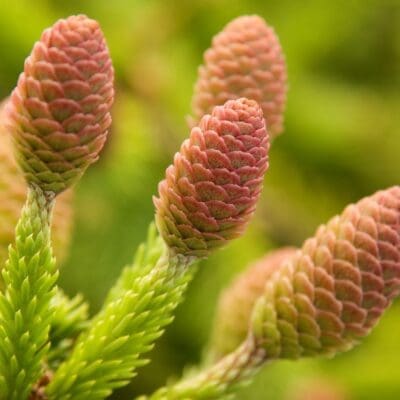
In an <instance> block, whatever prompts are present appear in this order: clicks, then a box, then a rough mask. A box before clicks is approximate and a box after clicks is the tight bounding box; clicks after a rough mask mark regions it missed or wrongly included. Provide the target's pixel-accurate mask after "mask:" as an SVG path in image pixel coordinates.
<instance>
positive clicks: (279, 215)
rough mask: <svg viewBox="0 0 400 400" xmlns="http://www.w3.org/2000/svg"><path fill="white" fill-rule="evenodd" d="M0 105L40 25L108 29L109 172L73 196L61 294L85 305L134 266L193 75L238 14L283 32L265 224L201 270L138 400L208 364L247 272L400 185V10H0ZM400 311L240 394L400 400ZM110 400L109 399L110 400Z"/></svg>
mask: <svg viewBox="0 0 400 400" xmlns="http://www.w3.org/2000/svg"><path fill="white" fill-rule="evenodd" d="M0 6H1V8H0V9H1V12H0V49H1V61H0V97H1V98H3V97H6V96H7V95H8V94H9V93H10V91H11V90H12V88H13V87H14V86H15V84H16V81H17V77H18V73H19V71H21V69H22V66H23V61H24V58H25V57H26V56H27V55H28V54H29V52H30V50H31V46H32V43H33V42H34V41H35V40H37V39H38V38H39V36H40V33H41V31H42V30H43V29H44V28H45V27H46V26H49V25H51V24H52V23H53V22H54V21H55V20H56V19H57V18H61V17H66V16H67V15H70V14H77V13H80V12H83V13H86V14H88V15H89V16H90V17H92V18H95V19H97V20H99V22H100V24H101V26H102V28H103V30H104V33H105V35H106V38H107V40H108V44H109V47H110V51H111V55H112V57H113V62H114V65H115V68H116V82H117V92H116V100H115V106H114V108H113V120H114V122H113V126H112V131H111V133H110V136H109V141H108V143H107V146H106V148H105V149H104V153H103V157H102V158H101V160H100V162H99V163H97V164H96V165H95V166H94V167H93V168H91V169H90V171H88V174H87V175H86V176H85V177H84V179H83V182H81V183H80V184H79V186H78V187H77V199H76V220H77V221H76V224H77V226H76V229H75V236H74V239H73V243H72V251H71V254H70V257H69V260H68V261H67V265H66V266H65V268H63V269H62V271H61V286H62V287H63V288H64V290H65V291H66V292H67V293H69V294H74V293H76V292H77V291H81V292H83V293H84V295H85V296H86V297H87V298H88V299H89V300H90V302H91V304H92V305H93V306H92V311H94V310H96V309H97V307H98V306H99V304H100V303H101V300H102V298H103V297H104V295H105V293H106V291H107V289H108V288H109V287H110V286H111V285H112V283H113V282H114V280H115V278H116V276H117V275H118V273H119V271H120V269H121V268H122V266H123V265H124V264H126V263H128V262H129V261H130V260H131V258H132V257H133V254H134V250H135V247H136V245H137V244H138V243H139V242H140V241H142V240H143V239H144V238H145V235H146V227H147V225H148V223H149V222H150V221H151V219H152V217H153V213H154V211H153V205H152V202H151V196H152V195H153V194H155V193H156V188H157V182H158V181H159V180H160V179H161V178H162V177H163V175H164V168H165V167H166V166H167V165H168V164H169V163H170V161H171V158H172V155H173V153H174V152H175V151H176V150H177V149H178V146H179V144H180V142H181V140H182V139H183V138H184V137H185V136H187V134H188V129H187V127H186V121H185V116H186V115H187V114H189V113H190V99H191V96H192V87H193V84H194V82H195V79H196V72H197V66H198V65H199V64H200V62H201V60H202V53H203V51H204V50H205V49H206V48H207V47H208V46H209V44H210V42H211V37H212V36H213V35H214V34H216V33H217V32H218V31H220V30H221V29H222V28H223V26H224V25H225V24H226V23H227V22H228V21H229V20H230V19H232V18H234V17H236V16H238V15H241V14H251V13H257V14H260V15H261V16H262V17H264V18H265V19H266V20H267V21H268V22H269V23H270V24H271V25H272V26H274V27H275V29H276V32H277V33H278V35H279V37H280V40H281V44H282V47H283V49H284V51H285V54H286V59H287V64H288V76H289V93H288V107H287V112H286V117H285V120H286V122H285V126H286V127H285V132H284V134H283V135H281V136H280V137H279V138H277V139H276V140H275V141H274V143H273V145H272V147H271V151H270V169H269V171H268V173H267V177H266V180H265V189H264V193H263V197H262V201H261V204H260V206H259V208H258V211H257V217H256V218H255V219H254V221H253V222H252V224H251V226H250V229H249V231H248V233H247V234H246V235H245V236H244V237H243V238H242V239H240V240H239V241H237V242H235V243H234V244H232V245H231V246H229V247H227V248H226V249H223V250H221V251H219V252H218V253H217V254H215V255H213V256H212V257H211V258H210V259H209V260H208V261H207V262H204V263H203V265H202V266H201V268H200V273H199V274H198V276H197V277H196V279H195V280H194V282H193V284H192V286H191V288H190V290H189V293H188V296H187V299H186V302H185V303H184V304H183V305H182V306H181V307H180V309H179V310H178V316H177V319H176V321H175V323H174V324H173V325H172V326H171V327H170V329H169V330H168V333H167V335H166V336H165V337H164V338H163V339H162V340H161V342H160V343H159V344H158V345H157V346H156V351H154V352H153V354H152V356H153V361H152V363H151V364H149V366H147V367H146V368H144V369H143V370H142V376H141V379H140V380H139V379H138V380H134V382H133V384H132V385H131V386H130V387H129V388H126V389H124V390H123V391H121V392H120V393H119V394H117V397H118V398H121V399H122V398H127V399H131V398H132V394H133V393H143V392H146V391H150V390H152V389H155V387H156V386H158V385H160V384H163V383H164V381H165V379H166V378H167V377H168V376H171V375H174V374H178V373H179V371H180V370H181V368H182V367H183V365H184V364H188V363H189V364H190V363H194V362H196V361H197V360H199V359H200V358H201V351H202V346H203V345H204V344H205V343H206V341H207V338H208V335H209V331H210V327H211V323H212V319H213V315H214V310H215V305H216V300H217V297H218V293H219V292H220V290H221V288H222V287H224V286H225V285H226V284H227V283H228V282H229V281H230V280H231V279H232V278H233V276H234V275H235V274H237V273H238V272H239V271H241V270H243V269H244V268H245V266H246V265H247V263H248V262H251V261H252V260H254V259H255V258H257V257H259V256H261V255H262V254H263V253H265V252H266V251H268V250H269V249H271V248H273V247H277V246H281V245H300V244H301V242H302V241H303V240H304V239H305V238H306V237H307V236H309V235H311V234H312V233H313V232H314V229H315V228H316V227H317V225H318V224H320V223H321V222H323V221H326V220H328V219H329V217H330V216H332V215H333V214H335V213H338V212H340V211H341V210H342V208H343V207H344V206H345V205H346V204H347V203H348V202H351V201H356V200H357V199H359V198H360V197H362V196H364V195H368V194H370V193H372V192H373V191H375V190H377V189H380V188H385V187H388V186H390V185H393V184H398V183H399V182H400V162H399V153H400V113H399V108H400V4H399V2H398V1H396V0H380V1H378V0H371V1H369V2H364V1H361V0H355V1H352V2H326V1H317V0H311V1H308V2H294V1H289V0H283V1H279V2H266V1H263V0H247V1H241V2H232V1H230V0H219V1H211V0H205V1H204V0H191V1H189V0H182V1H176V2H167V1H162V0H133V1H132V0H113V1H112V2H111V3H110V2H109V1H107V0H87V1H84V2H82V1H78V0H70V1H61V0H36V1H31V0H18V1H14V2H9V1H6V0H0ZM399 306H400V304H398V303H397V304H395V305H394V306H393V308H392V309H391V310H390V311H389V312H388V313H387V314H386V315H385V316H384V318H383V319H382V321H381V322H380V324H379V326H378V327H377V329H375V331H374V332H373V333H372V335H371V336H370V337H369V338H368V339H367V340H366V341H365V342H364V343H363V344H362V346H360V347H358V348H356V349H355V350H353V351H352V352H350V353H347V354H344V355H341V356H339V357H337V358H335V359H333V360H305V361H299V362H278V363H276V364H274V365H270V366H267V367H266V368H264V370H263V371H262V373H261V374H259V376H258V377H257V379H256V381H255V382H254V383H253V385H251V386H250V387H249V388H246V389H244V390H243V391H242V392H241V394H240V395H239V396H238V397H239V399H243V400H244V399H264V398H270V399H286V398H287V396H288V394H287V391H288V390H289V389H290V388H291V387H296V385H297V384H299V382H307V381H309V380H310V379H311V378H313V377H316V376H317V377H318V376H322V377H323V379H324V381H326V380H332V382H334V385H339V387H340V388H343V391H344V392H345V393H346V395H347V397H348V398H350V399H356V400H370V399H371V400H372V399H377V398H379V399H394V398H398V397H399V395H400V383H399V382H400V369H399V368H398V359H399V356H400V342H399V340H398V338H399V337H400V319H399V311H400V310H399ZM117 397H116V398H117Z"/></svg>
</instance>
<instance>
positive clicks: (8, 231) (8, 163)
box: [0, 105, 73, 268]
mask: <svg viewBox="0 0 400 400" xmlns="http://www.w3.org/2000/svg"><path fill="white" fill-rule="evenodd" d="M2 107H3V105H0V268H2V266H3V265H4V262H5V261H6V259H7V253H8V245H9V244H10V243H12V242H13V241H14V235H15V226H16V224H17V222H18V218H19V216H20V214H21V210H22V206H23V205H24V203H25V200H26V191H27V185H26V182H25V181H24V178H23V176H22V174H21V172H20V171H19V168H18V166H17V163H16V161H15V159H14V156H13V149H12V143H11V140H10V137H9V135H8V133H7V132H6V131H5V128H4V126H3V125H2V116H3V115H2ZM72 201H73V191H72V189H70V190H67V191H65V192H64V193H62V194H61V195H60V196H59V198H58V199H57V201H56V205H55V207H54V211H53V221H52V240H53V245H54V253H55V255H56V257H57V262H62V261H63V259H64V258H65V255H66V251H67V250H68V245H69V241H70V237H71V231H72V224H73V209H72Z"/></svg>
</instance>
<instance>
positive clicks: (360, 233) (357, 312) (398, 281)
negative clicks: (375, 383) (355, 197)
mask: <svg viewBox="0 0 400 400" xmlns="http://www.w3.org/2000/svg"><path fill="white" fill-rule="evenodd" d="M399 292H400V186H395V187H392V188H389V189H387V190H385V191H380V192H377V193H376V194H374V195H373V196H370V197H366V198H364V199H363V200H361V201H359V202H358V203H357V204H355V205H350V206H348V207H347V208H346V209H345V210H344V212H343V213H342V215H340V216H337V217H335V218H333V219H332V220H331V221H330V222H328V224H327V225H323V226H321V227H320V228H319V229H318V231H317V233H316V235H315V237H314V238H312V239H309V240H307V241H306V242H305V243H304V245H303V248H302V249H301V250H300V251H297V252H296V253H295V254H294V255H293V256H292V257H290V258H289V260H287V261H285V262H284V263H283V264H282V265H281V267H280V269H279V272H277V273H275V274H274V275H273V276H272V277H271V279H269V280H268V281H267V283H266V286H265V291H264V294H263V295H262V297H261V298H260V299H259V300H258V301H257V303H256V305H255V308H254V312H253V322H252V326H253V333H254V334H255V337H256V338H257V339H258V340H259V341H261V342H262V343H263V347H264V349H265V350H266V354H267V358H278V357H280V358H297V357H300V356H313V355H318V354H326V355H333V354H335V353H336V352H338V351H345V350H348V349H350V348H352V347H353V346H354V345H355V344H357V343H358V342H359V341H360V339H361V338H362V337H364V336H365V335H367V334H368V333H369V332H370V330H371V328H372V327H373V326H374V325H375V324H376V323H377V321H378V319H379V318H380V316H381V315H382V313H383V311H384V310H385V309H386V308H387V307H388V306H389V305H390V303H391V301H392V300H393V298H394V297H396V296H397V295H398V294H399Z"/></svg>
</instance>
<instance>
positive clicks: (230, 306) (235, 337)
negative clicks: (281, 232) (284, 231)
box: [210, 247, 296, 358]
mask: <svg viewBox="0 0 400 400" xmlns="http://www.w3.org/2000/svg"><path fill="white" fill-rule="evenodd" d="M295 251H296V249H295V248H292V247H285V248H282V249H279V250H275V251H273V252H271V253H269V254H267V255H266V256H265V257H264V258H262V259H261V260H259V261H257V262H255V263H254V264H253V265H251V266H250V267H249V268H248V269H247V270H246V271H244V272H243V273H242V274H240V275H239V276H238V277H237V278H236V279H235V281H234V282H233V283H232V285H230V286H229V287H228V288H227V289H226V290H225V291H224V292H223V293H222V295H221V297H220V300H219V303H218V308H217V313H216V317H215V323H214V332H213V337H212V341H211V349H210V350H211V352H212V354H213V357H216V358H220V357H221V356H224V355H226V354H228V353H230V352H231V351H233V350H235V348H236V347H238V346H239V345H240V344H241V343H242V342H243V340H244V339H245V338H246V335H247V332H248V330H249V324H250V316H251V311H252V309H253V307H254V304H255V302H256V300H257V299H258V298H259V297H260V296H261V295H262V294H263V292H264V288H265V283H266V282H267V280H268V279H270V277H271V276H272V274H273V273H274V272H275V271H277V270H279V267H280V265H281V264H282V262H283V261H284V260H285V259H287V258H288V257H290V256H291V255H293V254H294V253H295Z"/></svg>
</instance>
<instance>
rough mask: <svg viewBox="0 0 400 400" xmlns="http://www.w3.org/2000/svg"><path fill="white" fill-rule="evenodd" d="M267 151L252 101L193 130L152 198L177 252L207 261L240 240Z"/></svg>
mask: <svg viewBox="0 0 400 400" xmlns="http://www.w3.org/2000/svg"><path fill="white" fill-rule="evenodd" d="M268 148H269V145H268V135H267V132H266V127H265V122H264V118H263V115H262V110H261V108H260V107H259V106H258V104H257V103H256V102H255V101H252V100H248V99H238V100H231V101H228V102H227V103H226V104H225V105H223V106H218V107H215V108H214V110H213V112H212V114H211V115H205V116H204V117H203V118H202V119H201V121H200V124H199V126H196V127H194V128H193V129H192V131H191V134H190V138H189V139H187V140H185V141H184V142H183V144H182V147H181V150H180V152H179V153H177V154H176V155H175V158H174V163H173V164H172V165H171V166H170V167H169V168H168V169H167V172H166V179H165V180H164V181H162V182H161V183H160V185H159V197H158V198H155V199H154V202H155V205H156V209H157V213H156V221H157V225H158V228H159V231H160V233H161V235H162V236H163V238H164V240H165V241H166V243H167V244H168V246H169V247H170V249H171V250H172V251H173V252H174V253H177V254H183V255H186V256H196V257H204V256H207V255H208V254H209V252H210V251H211V250H213V249H215V248H218V247H221V246H223V245H224V244H226V243H227V242H228V241H229V240H231V239H233V238H236V237H238V236H240V235H241V233H242V232H243V231H244V230H245V228H246V226H247V224H248V222H249V220H250V218H251V216H252V214H253V212H254V210H255V207H256V203H257V200H258V198H259V195H260V192H261V188H262V182H263V176H264V173H265V171H266V170H267V167H268Z"/></svg>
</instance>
